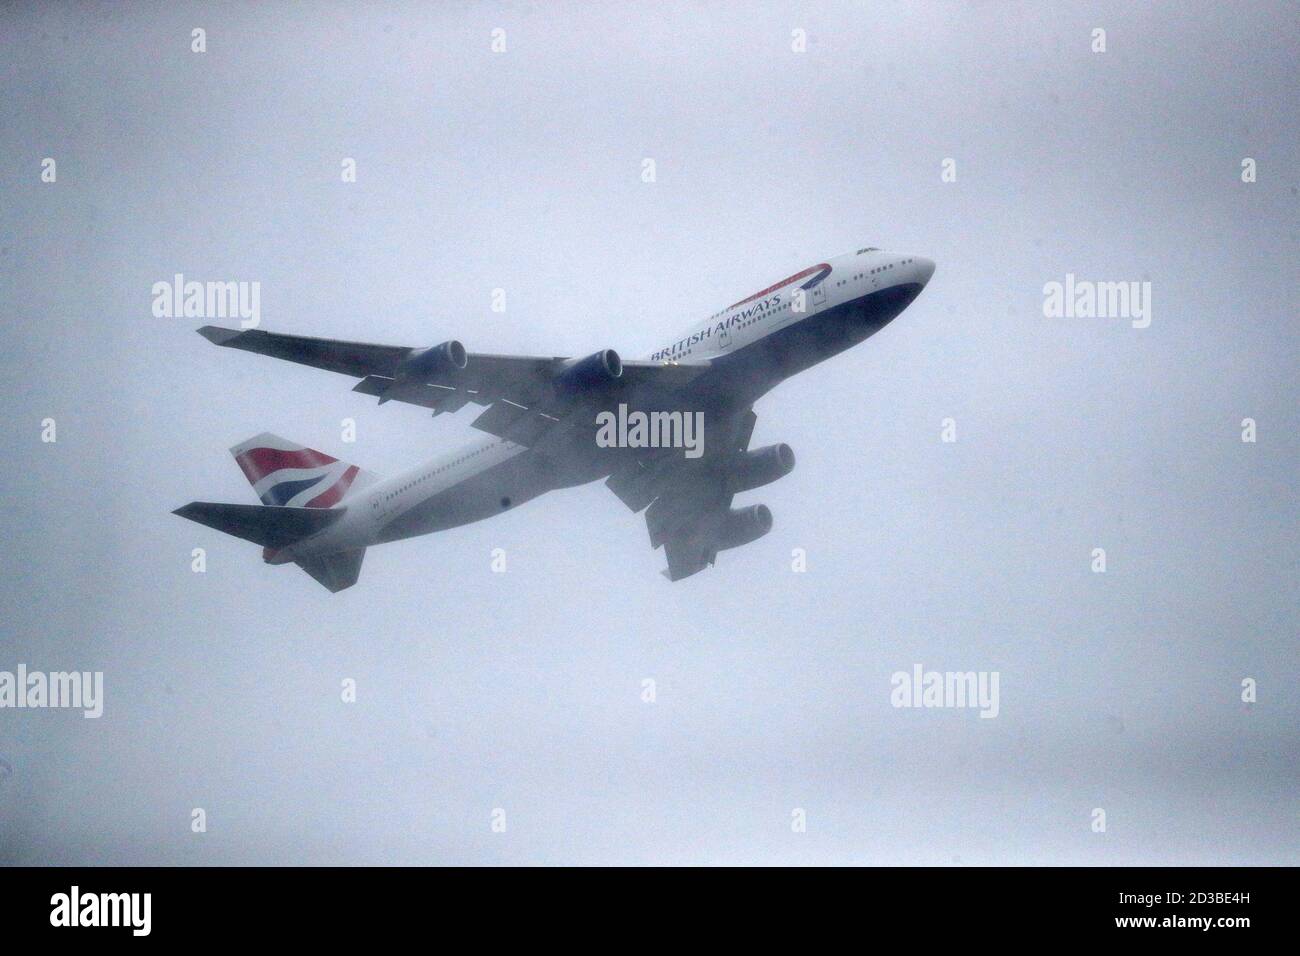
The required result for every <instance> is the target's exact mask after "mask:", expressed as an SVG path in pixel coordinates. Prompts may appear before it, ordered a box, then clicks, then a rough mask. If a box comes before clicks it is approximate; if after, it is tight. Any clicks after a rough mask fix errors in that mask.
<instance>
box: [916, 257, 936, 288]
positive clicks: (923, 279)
mask: <svg viewBox="0 0 1300 956" xmlns="http://www.w3.org/2000/svg"><path fill="white" fill-rule="evenodd" d="M912 264H913V265H914V266H915V268H916V281H917V282H919V283H921V285H925V284H926V283H927V282H929V281H930V276H932V275H934V260H933V259H926V258H924V257H922V256H916V257H915V258H914V259H913V263H912Z"/></svg>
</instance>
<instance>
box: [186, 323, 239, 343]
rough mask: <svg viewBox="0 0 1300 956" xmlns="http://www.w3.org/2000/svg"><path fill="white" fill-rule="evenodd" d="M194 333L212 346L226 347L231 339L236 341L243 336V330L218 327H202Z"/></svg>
mask: <svg viewBox="0 0 1300 956" xmlns="http://www.w3.org/2000/svg"><path fill="white" fill-rule="evenodd" d="M194 331H196V332H198V333H199V335H201V336H203V337H204V338H205V339H207V340H208V341H209V342H211V343H212V344H213V345H227V344H228V343H229V342H230V341H231V340H232V339H237V338H239V337H240V336H241V335H243V334H244V330H243V329H225V328H222V327H221V326H219V325H204V326H201V327H199V328H197V329H195V330H194Z"/></svg>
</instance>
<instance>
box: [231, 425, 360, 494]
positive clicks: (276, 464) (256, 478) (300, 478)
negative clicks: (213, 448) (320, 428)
mask: <svg viewBox="0 0 1300 956" xmlns="http://www.w3.org/2000/svg"><path fill="white" fill-rule="evenodd" d="M230 453H231V454H232V455H234V456H235V461H236V463H238V465H239V467H240V468H241V469H243V472H244V477H246V478H247V479H248V483H249V484H250V485H252V486H253V491H254V492H255V493H256V494H257V497H258V498H260V499H261V500H262V504H264V505H276V506H279V507H288V508H332V507H334V506H335V505H337V504H338V503H339V502H340V501H342V500H343V499H344V497H345V496H346V495H347V494H348V492H349V491H353V490H355V489H357V488H362V487H365V486H366V485H368V484H370V483H371V482H372V481H374V480H375V476H374V475H371V474H370V473H369V472H366V471H363V470H362V469H360V468H358V467H357V466H356V465H349V464H348V463H347V462H346V461H339V460H338V459H337V458H334V457H332V456H330V455H327V454H325V453H324V452H323V451H316V450H315V449H312V448H305V447H304V446H302V445H297V444H294V443H293V442H291V441H289V440H287V439H284V438H281V437H280V436H278V435H272V434H271V433H270V432H263V433H262V434H260V435H255V436H253V437H252V438H250V439H248V440H247V441H242V442H240V443H239V444H238V445H236V446H235V447H234V448H232V449H230Z"/></svg>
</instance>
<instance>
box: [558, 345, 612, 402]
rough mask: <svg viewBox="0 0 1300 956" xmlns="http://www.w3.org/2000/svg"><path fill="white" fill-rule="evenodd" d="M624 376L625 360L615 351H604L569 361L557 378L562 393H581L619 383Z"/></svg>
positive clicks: (562, 367)
mask: <svg viewBox="0 0 1300 956" xmlns="http://www.w3.org/2000/svg"><path fill="white" fill-rule="evenodd" d="M622 375H623V360H622V359H621V358H619V357H618V353H617V352H615V351H614V350H613V349H602V350H601V351H599V352H596V353H595V354H593V355H588V356H587V357H586V358H580V359H569V360H568V361H567V362H565V363H564V365H563V366H561V368H560V371H559V373H558V374H557V375H556V376H555V388H556V390H557V391H560V392H581V391H585V390H586V389H589V388H599V387H600V386H602V385H608V384H609V383H611V382H615V381H617V380H618V379H619V378H621V377H622Z"/></svg>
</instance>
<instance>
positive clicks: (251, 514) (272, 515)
mask: <svg viewBox="0 0 1300 956" xmlns="http://www.w3.org/2000/svg"><path fill="white" fill-rule="evenodd" d="M346 510H347V509H346V508H278V507H267V506H265V505H229V504H221V503H218V502H214V501H191V502H190V503H189V504H187V505H185V506H184V507H183V508H177V509H176V510H175V511H173V512H172V514H177V515H180V516H181V517H182V518H189V519H190V520H191V521H197V522H198V523H199V524H202V525H207V526H208V527H209V528H216V529H217V530H218V531H224V532H225V533H226V534H233V535H234V536H235V537H236V538H243V539H244V540H245V541H251V542H253V544H260V545H262V546H263V547H265V548H285V547H288V546H289V545H291V544H293V543H294V542H296V541H301V540H302V539H303V538H308V537H311V536H312V535H314V534H316V533H317V532H319V531H323V530H324V529H326V528H328V527H329V526H330V525H332V524H333V523H334V522H336V521H338V520H339V518H341V517H343V512H344V511H346Z"/></svg>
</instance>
